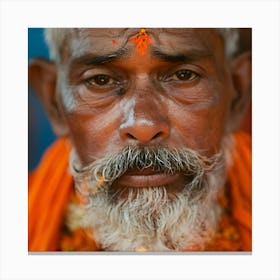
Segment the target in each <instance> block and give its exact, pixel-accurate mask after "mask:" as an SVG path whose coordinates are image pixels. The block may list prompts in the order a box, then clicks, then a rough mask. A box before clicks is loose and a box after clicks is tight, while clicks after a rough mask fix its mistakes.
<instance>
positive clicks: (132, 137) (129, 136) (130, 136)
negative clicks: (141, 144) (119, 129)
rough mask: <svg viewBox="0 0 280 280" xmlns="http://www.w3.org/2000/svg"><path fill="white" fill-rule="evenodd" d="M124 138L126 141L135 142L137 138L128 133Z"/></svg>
mask: <svg viewBox="0 0 280 280" xmlns="http://www.w3.org/2000/svg"><path fill="white" fill-rule="evenodd" d="M126 136H127V138H128V139H131V140H137V138H136V137H135V136H133V135H132V134H130V133H127V134H126Z"/></svg>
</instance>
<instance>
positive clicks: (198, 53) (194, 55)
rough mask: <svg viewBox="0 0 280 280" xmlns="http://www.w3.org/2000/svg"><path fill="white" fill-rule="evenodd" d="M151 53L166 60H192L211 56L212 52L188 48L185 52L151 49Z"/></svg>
mask: <svg viewBox="0 0 280 280" xmlns="http://www.w3.org/2000/svg"><path fill="white" fill-rule="evenodd" d="M152 53H153V55H154V56H155V57H158V58H160V59H162V60H165V61H167V62H192V61H195V60H199V59H202V58H207V57H213V54H211V53H209V52H208V51H204V50H189V51H186V52H185V53H177V54H169V53H165V52H162V51H161V50H159V49H153V51H152Z"/></svg>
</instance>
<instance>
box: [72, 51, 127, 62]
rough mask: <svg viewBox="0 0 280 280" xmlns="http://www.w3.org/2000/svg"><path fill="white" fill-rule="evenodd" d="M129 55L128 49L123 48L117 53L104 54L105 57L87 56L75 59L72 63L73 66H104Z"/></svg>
mask: <svg viewBox="0 0 280 280" xmlns="http://www.w3.org/2000/svg"><path fill="white" fill-rule="evenodd" d="M126 53H127V48H125V47H122V48H120V49H118V50H117V51H115V52H112V53H108V54H104V55H94V54H86V55H83V56H81V57H77V58H74V59H73V61H72V62H71V64H72V65H102V64H106V63H109V62H111V61H112V60H116V59H118V58H121V57H123V56H124V55H125V54H126Z"/></svg>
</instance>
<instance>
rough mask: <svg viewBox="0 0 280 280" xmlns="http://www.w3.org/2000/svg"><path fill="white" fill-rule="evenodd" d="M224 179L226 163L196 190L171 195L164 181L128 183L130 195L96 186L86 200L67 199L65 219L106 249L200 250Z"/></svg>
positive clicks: (215, 219)
mask: <svg viewBox="0 0 280 280" xmlns="http://www.w3.org/2000/svg"><path fill="white" fill-rule="evenodd" d="M227 143H228V141H227ZM227 147H228V145H227ZM225 154H226V155H228V154H227V153H224V155H225ZM224 183H225V164H224V165H223V166H222V168H221V165H220V166H218V167H217V168H215V169H213V170H211V171H210V172H208V173H207V174H206V175H205V178H204V181H203V184H204V186H205V187H204V188H203V192H202V193H201V194H199V195H197V196H193V195H192V193H191V192H188V188H187V187H185V189H184V190H183V191H182V192H180V193H177V194H176V195H175V196H174V197H172V199H170V198H169V197H168V193H167V191H166V189H165V187H157V188H130V189H129V192H128V197H126V198H118V199H116V200H112V199H110V198H109V197H108V193H107V192H106V191H97V192H96V193H95V194H94V195H90V196H88V197H87V198H88V199H89V203H88V204H87V205H77V204H70V205H69V208H68V215H67V221H66V224H67V226H68V228H69V229H70V230H74V229H76V228H89V229H93V230H94V236H92V238H93V239H94V240H95V242H97V244H98V245H99V246H100V247H101V248H102V249H103V250H106V251H137V250H138V249H139V250H140V249H141V250H145V251H157V252H159V251H182V250H186V251H191V250H203V249H204V247H205V245H206V243H207V242H208V241H210V240H211V238H212V237H213V235H214V234H215V232H216V229H217V225H218V223H219V218H220V214H221V209H220V206H219V204H218V202H217V196H218V193H220V191H222V190H223V186H224ZM83 184H86V183H85V182H83Z"/></svg>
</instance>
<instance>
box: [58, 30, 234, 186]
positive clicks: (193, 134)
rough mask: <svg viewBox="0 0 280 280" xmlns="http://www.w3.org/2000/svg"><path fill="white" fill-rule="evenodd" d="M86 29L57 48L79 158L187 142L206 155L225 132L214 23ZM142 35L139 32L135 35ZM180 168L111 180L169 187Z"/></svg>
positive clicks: (224, 70) (225, 80)
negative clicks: (143, 43)
mask: <svg viewBox="0 0 280 280" xmlns="http://www.w3.org/2000/svg"><path fill="white" fill-rule="evenodd" d="M137 34H140V35H139V36H141V33H139V29H84V30H79V31H77V32H75V33H74V34H72V35H71V36H70V37H69V38H68V40H67V42H66V44H65V45H64V48H63V51H62V53H63V55H62V66H61V69H60V71H63V72H64V75H65V76H64V79H65V80H64V81H63V82H64V83H66V85H67V87H68V88H69V89H70V90H68V93H67V94H69V95H72V96H73V97H74V106H73V108H72V109H71V110H67V109H66V108H65V107H64V109H63V111H64V115H65V118H66V121H67V123H68V125H69V128H70V135H69V136H70V139H71V141H72V142H73V144H74V146H75V149H76V152H77V154H78V155H79V158H80V160H81V162H82V164H83V165H87V164H89V163H91V162H92V161H93V160H96V159H98V158H102V157H104V156H108V155H110V154H115V153H118V152H119V151H121V150H122V149H124V148H125V147H127V146H140V147H142V146H143V147H157V146H162V147H166V148H171V149H182V148H186V147H187V148H190V149H193V150H195V151H197V152H199V153H200V154H202V155H205V156H212V155H213V154H215V153H217V151H218V150H219V148H220V145H221V140H222V138H223V136H224V133H225V126H226V121H227V117H228V110H229V104H230V100H231V97H232V85H231V80H230V76H229V70H228V66H227V63H226V59H225V56H224V49H223V41H222V38H221V37H220V35H219V34H218V32H217V31H216V30H215V29H146V33H145V34H146V35H148V40H149V45H148V46H147V48H146V49H145V48H144V51H143V52H141V51H139V50H138V48H137V45H136V43H135V42H134V41H133V39H135V38H137V37H136V36H137ZM140 38H141V37H140ZM183 184H184V176H183V174H176V175H172V176H166V175H165V174H160V173H155V172H154V171H153V170H149V169H147V170H144V171H141V172H140V171H135V170H134V171H133V170H132V171H129V172H128V173H127V174H125V176H122V177H121V178H120V179H119V180H118V181H117V182H116V183H115V187H117V188H121V187H123V186H126V187H127V186H128V187H151V186H153V187H154V186H156V187H160V186H161V185H168V186H169V189H170V190H172V189H173V190H175V189H176V188H178V186H180V185H183Z"/></svg>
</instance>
